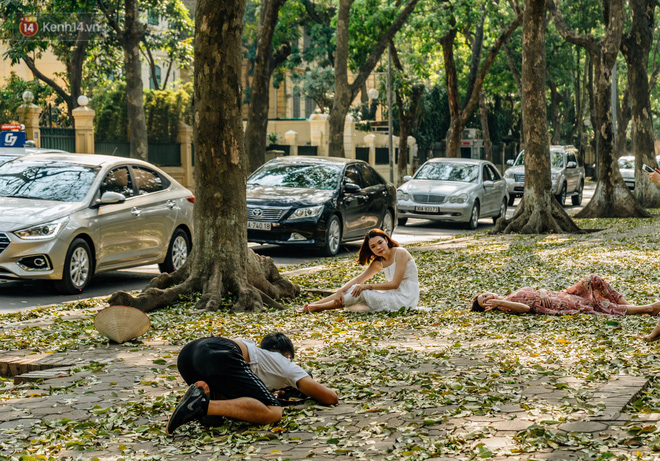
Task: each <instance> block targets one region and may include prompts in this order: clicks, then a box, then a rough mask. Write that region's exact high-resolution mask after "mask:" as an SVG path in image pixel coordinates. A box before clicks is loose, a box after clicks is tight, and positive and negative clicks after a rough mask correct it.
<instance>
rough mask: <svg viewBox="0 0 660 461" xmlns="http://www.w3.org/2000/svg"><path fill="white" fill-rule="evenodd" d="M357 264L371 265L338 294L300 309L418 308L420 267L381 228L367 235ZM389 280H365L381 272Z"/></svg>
mask: <svg viewBox="0 0 660 461" xmlns="http://www.w3.org/2000/svg"><path fill="white" fill-rule="evenodd" d="M357 261H358V264H360V265H363V266H364V265H367V264H368V265H369V267H367V269H366V270H365V271H364V272H363V273H362V274H360V275H358V276H357V277H355V278H354V279H353V280H351V281H349V282H348V283H346V284H345V285H344V286H343V287H341V288H340V289H339V290H338V291H337V292H336V293H335V294H333V295H331V296H328V297H326V298H323V299H321V300H319V301H315V302H313V303H310V304H305V306H304V307H302V308H300V309H297V310H298V311H299V312H316V311H322V310H327V309H340V308H342V307H349V306H352V307H351V310H353V311H358V312H367V311H397V310H399V309H400V308H401V307H407V308H415V307H417V301H418V300H419V282H418V280H417V266H416V265H415V261H414V260H413V258H412V256H410V253H408V251H406V249H404V248H402V247H400V246H399V244H398V243H397V242H395V241H394V240H392V239H391V238H390V236H389V235H387V234H386V233H385V232H383V231H382V230H380V229H372V230H370V231H369V232H368V233H367V235H366V236H365V237H364V241H363V242H362V246H361V247H360V252H359V253H358V260H357ZM381 270H382V271H384V272H385V278H386V279H387V282H384V283H365V282H366V281H367V280H369V279H371V278H372V277H373V276H374V275H376V274H377V273H378V272H380V271H381Z"/></svg>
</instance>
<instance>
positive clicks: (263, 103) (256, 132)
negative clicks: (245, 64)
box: [245, 0, 286, 172]
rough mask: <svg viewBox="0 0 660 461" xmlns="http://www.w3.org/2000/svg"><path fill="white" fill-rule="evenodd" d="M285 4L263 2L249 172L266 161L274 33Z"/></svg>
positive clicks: (247, 136)
mask: <svg viewBox="0 0 660 461" xmlns="http://www.w3.org/2000/svg"><path fill="white" fill-rule="evenodd" d="M284 3H286V0H264V1H262V2H261V12H260V14H259V30H258V31H257V51H256V56H255V63H254V74H253V76H252V86H251V88H252V91H251V93H250V105H249V106H248V117H247V125H246V127H245V151H246V152H247V157H248V172H252V171H254V170H256V169H257V168H259V167H260V166H261V165H263V164H264V162H265V161H266V138H267V135H268V107H269V102H270V101H269V99H270V98H269V90H270V79H271V76H272V75H273V71H274V70H275V62H274V59H273V36H274V35H275V26H276V25H277V19H278V14H279V11H280V9H281V8H282V6H284Z"/></svg>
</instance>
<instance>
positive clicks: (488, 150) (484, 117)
mask: <svg viewBox="0 0 660 461" xmlns="http://www.w3.org/2000/svg"><path fill="white" fill-rule="evenodd" d="M479 118H480V119H481V137H482V139H483V140H484V155H485V157H486V160H488V161H489V162H492V161H493V142H492V141H491V140H490V128H489V127H488V105H487V104H486V95H484V92H483V91H482V92H481V96H479Z"/></svg>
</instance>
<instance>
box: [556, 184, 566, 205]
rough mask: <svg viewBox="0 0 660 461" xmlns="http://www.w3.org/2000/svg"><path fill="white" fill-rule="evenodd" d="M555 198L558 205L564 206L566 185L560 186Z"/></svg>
mask: <svg viewBox="0 0 660 461" xmlns="http://www.w3.org/2000/svg"><path fill="white" fill-rule="evenodd" d="M555 197H556V198H557V201H558V202H559V204H560V205H561V206H564V203H566V183H564V184H562V185H561V190H560V191H559V194H557V195H555Z"/></svg>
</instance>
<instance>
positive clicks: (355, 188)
mask: <svg viewBox="0 0 660 461" xmlns="http://www.w3.org/2000/svg"><path fill="white" fill-rule="evenodd" d="M360 189H362V188H361V187H360V186H358V185H357V184H355V183H352V182H347V183H346V184H344V190H345V191H346V192H358V191H359V190H360Z"/></svg>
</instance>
